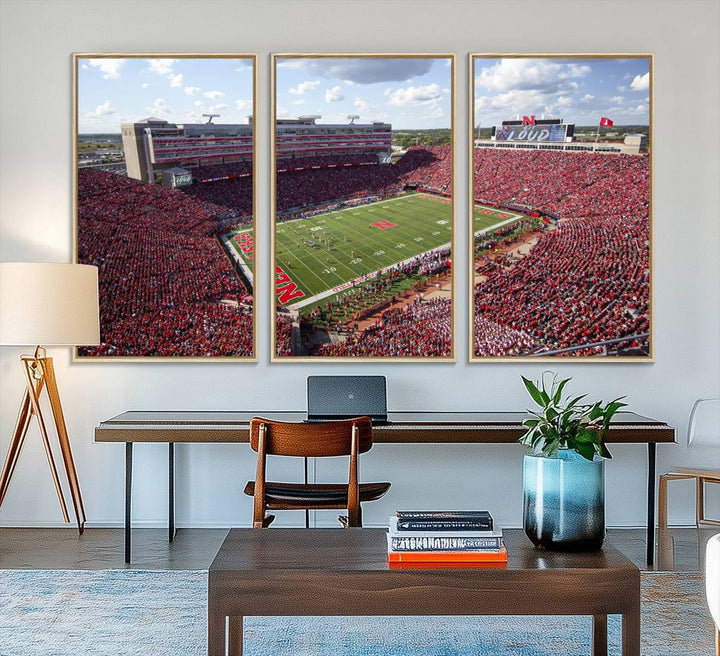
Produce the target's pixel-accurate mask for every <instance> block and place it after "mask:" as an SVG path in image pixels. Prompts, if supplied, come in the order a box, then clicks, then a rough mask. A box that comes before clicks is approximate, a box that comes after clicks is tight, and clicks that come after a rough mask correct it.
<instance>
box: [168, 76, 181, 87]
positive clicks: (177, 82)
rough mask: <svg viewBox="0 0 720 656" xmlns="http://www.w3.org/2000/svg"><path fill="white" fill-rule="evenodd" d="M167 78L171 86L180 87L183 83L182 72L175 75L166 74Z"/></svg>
mask: <svg viewBox="0 0 720 656" xmlns="http://www.w3.org/2000/svg"><path fill="white" fill-rule="evenodd" d="M168 80H170V86H171V87H181V86H182V85H183V76H182V73H178V74H177V75H168Z"/></svg>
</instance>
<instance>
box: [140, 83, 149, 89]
mask: <svg viewBox="0 0 720 656" xmlns="http://www.w3.org/2000/svg"><path fill="white" fill-rule="evenodd" d="M140 86H141V87H142V88H143V89H147V88H148V87H149V86H150V85H149V84H148V83H147V82H143V83H142V84H141V85H140Z"/></svg>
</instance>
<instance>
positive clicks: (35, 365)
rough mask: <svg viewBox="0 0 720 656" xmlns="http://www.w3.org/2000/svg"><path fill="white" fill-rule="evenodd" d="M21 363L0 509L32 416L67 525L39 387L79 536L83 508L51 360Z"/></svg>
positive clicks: (24, 359)
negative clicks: (20, 393)
mask: <svg viewBox="0 0 720 656" xmlns="http://www.w3.org/2000/svg"><path fill="white" fill-rule="evenodd" d="M21 360H22V363H23V369H24V374H25V379H26V384H25V395H24V396H23V400H22V403H21V404H20V412H19V414H18V420H17V424H16V426H15V431H14V432H13V436H12V439H11V441H10V447H9V448H8V454H7V457H6V458H5V465H4V466H3V470H2V474H0V505H2V502H3V500H4V499H5V493H6V492H7V489H8V486H9V484H10V479H11V478H12V475H13V472H14V471H15V465H16V464H17V461H18V457H19V455H20V451H21V450H22V446H23V444H24V442H25V436H26V435H27V431H28V428H29V426H30V420H31V418H32V416H33V415H35V416H36V417H37V420H38V424H39V426H40V434H41V436H42V440H43V445H44V447H45V453H46V455H47V459H48V464H49V466H50V474H51V476H52V479H53V483H54V484H55V491H56V492H57V495H58V500H59V501H60V509H61V510H62V514H63V519H64V520H65V521H66V522H69V521H70V516H69V514H68V510H67V504H66V503H65V497H64V495H63V491H62V487H61V485H60V477H59V475H58V470H57V466H56V465H55V458H54V457H53V453H52V449H51V447H50V438H49V437H48V432H47V428H46V425H45V419H44V417H43V414H42V408H41V406H40V393H41V392H42V390H43V387H45V388H46V389H47V393H48V397H49V398H50V406H51V408H52V413H53V418H54V420H55V428H56V430H57V434H58V441H59V443H60V451H61V453H62V457H63V462H64V464H65V472H66V474H67V479H68V483H69V486H70V492H71V494H72V499H73V505H74V507H75V517H76V518H77V524H78V530H79V531H80V534H81V535H82V533H83V530H84V525H85V519H86V518H85V508H84V506H83V501H82V496H81V494H80V485H79V483H78V479H77V472H76V470H75V463H74V461H73V457H72V451H71V450H70V440H69V438H68V434H67V428H66V426H65V418H64V416H63V412H62V405H61V403H60V395H59V394H58V389H57V381H56V380H55V370H54V368H53V364H52V358H46V357H42V358H38V357H33V356H23V357H22V358H21Z"/></svg>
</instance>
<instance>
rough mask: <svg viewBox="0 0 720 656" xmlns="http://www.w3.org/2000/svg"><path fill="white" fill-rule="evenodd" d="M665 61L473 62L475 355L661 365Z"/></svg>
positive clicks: (565, 58)
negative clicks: (656, 361)
mask: <svg viewBox="0 0 720 656" xmlns="http://www.w3.org/2000/svg"><path fill="white" fill-rule="evenodd" d="M652 65H653V58H652V55H648V54H622V55H606V54H603V55H483V54H473V55H470V73H471V96H470V97H471V111H470V118H471V122H472V123H471V125H470V130H469V131H470V134H471V142H470V153H471V156H470V157H471V161H470V170H471V172H472V173H471V182H470V207H471V208H472V217H471V221H470V224H471V227H470V245H471V252H470V262H471V279H470V290H471V308H472V311H471V313H470V335H471V340H470V359H471V361H482V360H487V359H493V358H508V359H512V360H518V359H537V358H543V359H547V360H550V359H552V360H557V359H558V358H572V359H574V360H586V361H598V360H599V361H604V362H608V361H616V362H619V361H623V362H627V361H644V362H647V361H652V324H651V322H652V313H651V235H652V205H651V176H652V149H653V134H652Z"/></svg>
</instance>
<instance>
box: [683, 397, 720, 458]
mask: <svg viewBox="0 0 720 656" xmlns="http://www.w3.org/2000/svg"><path fill="white" fill-rule="evenodd" d="M688 445H689V446H715V447H720V398H713V399H697V400H696V401H695V403H693V407H692V410H691V411H690V419H689V421H688Z"/></svg>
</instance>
